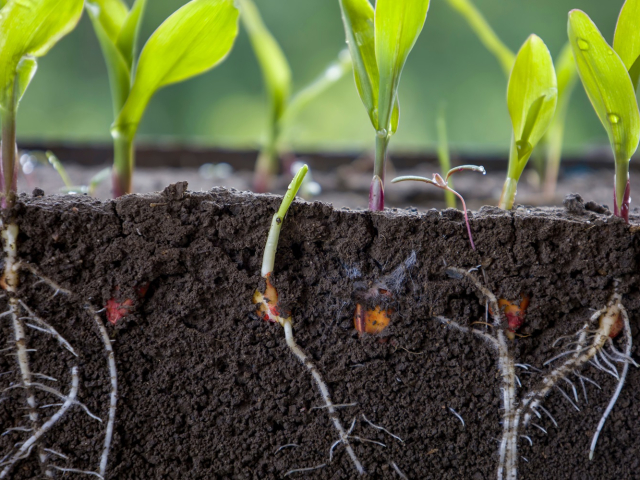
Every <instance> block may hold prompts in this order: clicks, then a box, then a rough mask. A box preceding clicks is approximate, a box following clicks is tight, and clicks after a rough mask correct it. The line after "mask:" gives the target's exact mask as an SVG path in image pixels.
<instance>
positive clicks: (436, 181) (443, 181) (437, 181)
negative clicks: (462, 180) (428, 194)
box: [391, 165, 487, 250]
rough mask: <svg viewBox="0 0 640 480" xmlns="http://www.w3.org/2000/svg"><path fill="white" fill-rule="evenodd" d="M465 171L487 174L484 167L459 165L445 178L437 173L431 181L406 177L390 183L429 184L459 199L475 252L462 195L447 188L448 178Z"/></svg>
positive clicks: (423, 178)
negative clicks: (411, 182)
mask: <svg viewBox="0 0 640 480" xmlns="http://www.w3.org/2000/svg"><path fill="white" fill-rule="evenodd" d="M465 170H470V171H472V172H480V173H482V174H483V175H486V174H487V172H486V170H485V169H484V167H478V166H476V165H460V166H459V167H455V168H452V169H451V170H449V171H448V172H447V175H446V176H445V178H442V177H441V176H440V174H438V173H434V174H433V178H431V179H429V178H425V177H416V176H406V177H398V178H394V179H393V180H392V181H391V183H398V182H406V181H409V180H413V181H417V182H425V183H429V184H431V185H433V186H434V187H438V188H441V189H443V190H445V191H448V192H451V193H453V194H454V195H455V196H457V197H458V198H459V199H460V201H461V202H462V210H463V211H464V221H465V223H466V224H467V232H468V233H469V241H470V242H471V248H473V249H474V250H475V249H476V246H475V244H474V243H473V236H472V235H471V226H470V225H469V216H468V215H467V204H466V203H465V201H464V198H462V195H460V194H459V193H458V192H456V191H455V190H454V189H452V188H451V187H450V186H449V177H451V175H453V174H454V173H457V172H462V171H465Z"/></svg>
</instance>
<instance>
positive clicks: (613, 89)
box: [568, 10, 640, 162]
mask: <svg viewBox="0 0 640 480" xmlns="http://www.w3.org/2000/svg"><path fill="white" fill-rule="evenodd" d="M568 33H569V41H570V42H571V47H572V49H573V55H574V58H575V61H576V65H577V67H578V74H579V75H580V78H581V80H582V84H583V85H584V89H585V91H586V92H587V96H588V97H589V100H591V103H592V104H593V108H594V109H595V111H596V113H597V114H598V117H599V118H600V121H601V122H602V125H603V126H604V128H605V130H606V131H607V134H608V135H609V142H610V143H611V146H612V148H613V151H614V155H615V158H616V162H628V161H629V159H630V158H631V155H633V153H634V152H635V151H636V149H637V148H638V142H639V140H640V113H639V112H638V103H637V100H636V96H635V89H634V87H633V83H632V81H631V77H629V74H628V72H627V67H626V65H625V63H624V62H623V61H622V59H621V58H620V57H619V56H618V55H617V54H616V52H615V51H614V50H613V49H612V48H611V47H610V46H609V45H608V44H607V42H606V40H605V39H604V38H603V36H602V34H601V33H600V31H599V30H598V28H597V27H596V26H595V24H594V23H593V22H592V21H591V19H590V18H589V17H588V16H587V14H585V13H584V12H582V11H580V10H572V11H571V12H570V13H569V26H568Z"/></svg>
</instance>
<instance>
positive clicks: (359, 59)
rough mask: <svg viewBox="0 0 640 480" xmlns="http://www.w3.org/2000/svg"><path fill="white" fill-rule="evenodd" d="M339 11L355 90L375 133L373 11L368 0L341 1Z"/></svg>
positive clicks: (377, 77) (376, 102) (376, 73)
mask: <svg viewBox="0 0 640 480" xmlns="http://www.w3.org/2000/svg"><path fill="white" fill-rule="evenodd" d="M340 9H341V10H342V21H343V23H344V30H345V33H346V36H347V44H348V45H349V52H350V53H351V59H352V60H353V75H354V78H355V81H356V88H357V89H358V94H359V95H360V99H361V100H362V103H363V104H364V106H365V108H366V109H367V113H368V114H369V118H370V119H371V123H372V124H373V128H375V129H376V130H378V90H379V84H380V81H379V76H378V64H377V61H376V46H375V27H374V17H375V14H374V10H373V7H372V6H371V4H370V3H369V0H340Z"/></svg>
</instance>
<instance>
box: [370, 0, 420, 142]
mask: <svg viewBox="0 0 640 480" xmlns="http://www.w3.org/2000/svg"><path fill="white" fill-rule="evenodd" d="M428 10H429V0H378V1H377V3H376V12H375V44H376V61H377V64H378V72H379V80H380V84H379V94H378V97H379V100H378V130H382V129H385V130H390V129H391V127H390V122H391V116H392V111H393V106H394V102H395V98H396V94H397V91H398V84H399V83H400V76H401V74H402V69H403V68H404V65H405V62H406V61H407V57H408V56H409V52H411V49H412V48H413V46H414V45H415V43H416V40H417V39H418V36H419V35H420V32H421V31H422V27H423V26H424V22H425V21H426V19H427V11H428Z"/></svg>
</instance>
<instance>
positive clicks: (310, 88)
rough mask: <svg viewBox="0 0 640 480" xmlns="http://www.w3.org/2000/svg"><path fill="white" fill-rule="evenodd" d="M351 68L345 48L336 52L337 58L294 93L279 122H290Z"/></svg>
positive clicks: (349, 58)
mask: <svg viewBox="0 0 640 480" xmlns="http://www.w3.org/2000/svg"><path fill="white" fill-rule="evenodd" d="M352 68H353V64H352V63H351V56H350V54H349V52H348V51H347V50H346V49H345V50H343V51H341V52H340V53H339V54H338V58H337V59H336V60H335V61H333V62H331V64H330V65H329V66H328V67H327V68H326V69H325V70H324V72H322V74H321V75H320V76H319V77H318V78H316V79H315V80H314V81H313V82H311V83H310V84H309V85H307V86H306V87H304V88H303V89H302V90H300V91H299V92H298V93H296V94H295V95H294V97H293V98H292V99H291V102H289V106H288V107H287V109H286V112H285V114H284V117H283V118H282V120H281V123H283V124H284V123H288V122H290V121H291V120H292V119H293V118H294V117H296V116H297V115H298V114H299V113H300V112H301V111H302V110H303V109H304V108H305V107H306V106H307V105H309V103H311V102H313V101H314V100H315V99H317V98H318V97H319V96H320V95H322V94H323V93H324V92H326V91H327V90H328V89H329V88H331V86H332V85H334V84H335V83H336V82H338V81H340V79H342V78H343V77H344V76H345V75H346V74H347V73H349V72H350V71H351V69H352Z"/></svg>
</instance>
